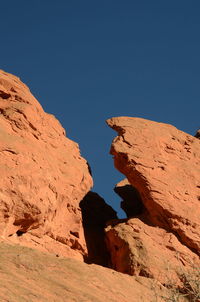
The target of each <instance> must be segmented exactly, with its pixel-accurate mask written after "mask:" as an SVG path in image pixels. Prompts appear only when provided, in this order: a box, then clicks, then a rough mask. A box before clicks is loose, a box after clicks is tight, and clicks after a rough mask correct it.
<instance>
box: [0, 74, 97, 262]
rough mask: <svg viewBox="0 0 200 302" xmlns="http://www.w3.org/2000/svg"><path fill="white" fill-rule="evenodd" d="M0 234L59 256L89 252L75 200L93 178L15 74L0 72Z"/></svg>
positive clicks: (74, 148)
mask: <svg viewBox="0 0 200 302" xmlns="http://www.w3.org/2000/svg"><path fill="white" fill-rule="evenodd" d="M0 161H1V165H0V174H1V179H0V236H1V237H3V238H4V239H5V240H13V241H15V242H19V243H23V244H26V245H28V246H33V247H39V248H40V249H42V250H48V251H51V252H54V253H57V254H62V255H66V256H72V257H78V258H82V256H83V255H86V254H87V248H86V244H85V239H84V234H83V227H82V217H81V210H80V207H79V203H80V201H81V200H82V198H83V197H84V196H85V195H86V194H87V192H88V191H89V190H90V188H91V187H92V178H91V175H90V173H89V170H88V165H87V162H86V161H85V159H83V158H82V157H81V156H80V152H79V147H78V145H77V144H76V143H75V142H73V141H71V140H70V139H68V138H67V137H66V136H65V130H64V129H63V128H62V126H61V125H60V123H59V122H58V121H57V120H56V118H55V117H54V116H53V115H50V114H47V113H45V112H44V111H43V109H42V107H41V105H40V104H39V103H38V102H37V100H36V99H35V98H34V97H33V95H32V94H31V93H30V90H29V89H28V87H27V86H26V85H24V84H23V83H22V82H21V81H20V80H19V79H18V78H17V77H15V76H13V75H10V74H7V73H5V72H3V71H0Z"/></svg>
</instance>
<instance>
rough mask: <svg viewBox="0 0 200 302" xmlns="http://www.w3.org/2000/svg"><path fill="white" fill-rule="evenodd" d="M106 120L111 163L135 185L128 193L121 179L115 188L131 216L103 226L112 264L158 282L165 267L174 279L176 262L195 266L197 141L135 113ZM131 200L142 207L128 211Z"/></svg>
mask: <svg viewBox="0 0 200 302" xmlns="http://www.w3.org/2000/svg"><path fill="white" fill-rule="evenodd" d="M107 123H108V125H109V126H110V127H111V128H113V129H114V130H116V131H117V133H118V136H117V137H116V138H115V139H114V140H113V143H112V146H111V154H112V155H113V156H114V164H115V167H116V168H117V169H118V170H119V171H120V172H121V173H123V174H124V175H125V176H126V177H127V179H128V181H129V183H130V184H131V185H132V186H133V188H135V189H133V190H132V191H131V190H130V188H129V191H128V192H129V193H128V195H127V188H126V189H125V187H126V186H127V184H126V185H125V186H124V183H122V184H121V185H118V186H117V187H116V189H115V190H116V191H117V193H118V194H119V195H120V196H122V197H123V198H124V195H125V199H126V201H124V202H125V203H126V212H127V213H128V217H129V218H130V217H131V216H132V218H131V219H127V220H126V221H125V222H123V221H122V222H120V221H119V222H114V223H112V222H111V223H110V225H109V226H108V227H107V230H106V231H107V233H106V236H107V245H108V248H109V250H110V252H111V258H112V265H113V268H115V269H117V270H118V271H120V272H125V273H129V274H132V275H142V276H149V277H151V278H155V279H157V280H159V281H161V282H164V281H163V276H165V278H166V272H167V269H168V270H169V271H170V274H171V272H172V271H174V274H173V275H174V278H175V279H176V277H177V276H175V275H178V268H180V269H186V268H191V267H192V266H193V265H195V266H196V265H197V266H200V262H199V255H200V223H199V216H200V166H199V159H200V141H199V140H197V139H196V138H195V137H192V136H191V135H189V134H186V133H184V132H182V131H179V130H177V129H176V128H175V127H173V126H171V125H167V124H161V123H156V122H152V121H148V120H145V119H140V118H128V117H119V118H112V119H110V120H108V121H107ZM120 187H121V189H120ZM120 190H121V192H122V193H120ZM131 194H132V205H131V202H130V200H131ZM136 195H137V198H136V197H135V196H136ZM127 196H128V197H127ZM135 200H137V202H136V205H137V206H136V210H137V207H138V204H140V202H138V200H141V202H142V204H143V211H140V212H139V213H137V211H136V213H134V202H135ZM127 205H128V206H127ZM127 208H128V209H127ZM130 209H131V210H130ZM170 274H169V275H168V277H167V278H171V275H170Z"/></svg>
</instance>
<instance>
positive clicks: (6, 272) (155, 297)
mask: <svg viewBox="0 0 200 302" xmlns="http://www.w3.org/2000/svg"><path fill="white" fill-rule="evenodd" d="M0 280H1V282H0V301H1V302H8V301H9V302H46V301H50V302H103V301H106V302H155V301H157V302H161V301H166V300H163V299H162V298H161V297H162V296H165V297H169V296H171V293H170V291H169V290H166V289H165V288H163V287H162V286H161V285H160V286H159V285H156V284H154V282H153V280H151V279H147V278H144V277H132V276H128V275H125V274H121V273H118V272H116V271H114V270H111V269H108V268H104V267H102V266H98V265H95V264H91V265H88V264H86V263H83V262H80V261H78V260H76V259H70V258H62V257H55V256H54V255H51V254H46V253H42V252H40V251H36V250H33V249H30V248H27V247H22V246H19V245H11V244H9V245H8V244H5V243H1V244H0ZM180 301H181V300H180Z"/></svg>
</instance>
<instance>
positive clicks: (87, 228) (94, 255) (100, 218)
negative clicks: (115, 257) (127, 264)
mask: <svg viewBox="0 0 200 302" xmlns="http://www.w3.org/2000/svg"><path fill="white" fill-rule="evenodd" d="M80 208H81V211H82V218H83V228H84V234H85V240H86V244H87V248H88V257H87V258H85V262H87V263H95V264H98V265H102V266H105V267H108V266H109V262H110V261H109V254H108V251H107V248H106V244H105V234H104V228H105V226H106V223H107V222H108V221H109V220H111V219H117V215H116V212H115V211H114V210H113V209H112V207H111V206H109V205H108V204H106V202H105V201H104V199H103V198H101V197H100V196H99V195H98V194H97V193H95V192H89V193H88V194H87V195H86V196H85V197H84V198H83V200H82V201H81V202H80Z"/></svg>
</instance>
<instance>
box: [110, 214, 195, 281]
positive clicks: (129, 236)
mask: <svg viewBox="0 0 200 302" xmlns="http://www.w3.org/2000/svg"><path fill="white" fill-rule="evenodd" d="M106 238H107V246H108V250H109V251H110V254H111V263H112V265H111V267H112V268H113V269H115V270H117V271H119V272H121V273H126V274H129V275H134V276H144V277H147V278H152V279H155V280H157V281H159V282H161V283H162V284H165V285H168V284H169V285H170V284H172V285H176V284H181V275H182V273H183V272H187V271H193V269H194V267H195V268H197V267H200V261H199V257H198V256H197V255H196V254H195V253H193V252H192V251H191V250H190V249H189V248H187V247H186V246H184V245H183V244H181V243H180V241H179V240H178V239H177V238H176V236H175V235H173V234H172V233H170V232H167V231H166V230H164V229H162V228H159V227H154V226H149V225H147V224H145V223H143V222H142V221H141V220H140V219H138V218H131V219H128V220H122V221H120V220H119V221H117V220H115V221H113V222H111V223H110V225H109V226H108V227H107V228H106Z"/></svg>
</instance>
